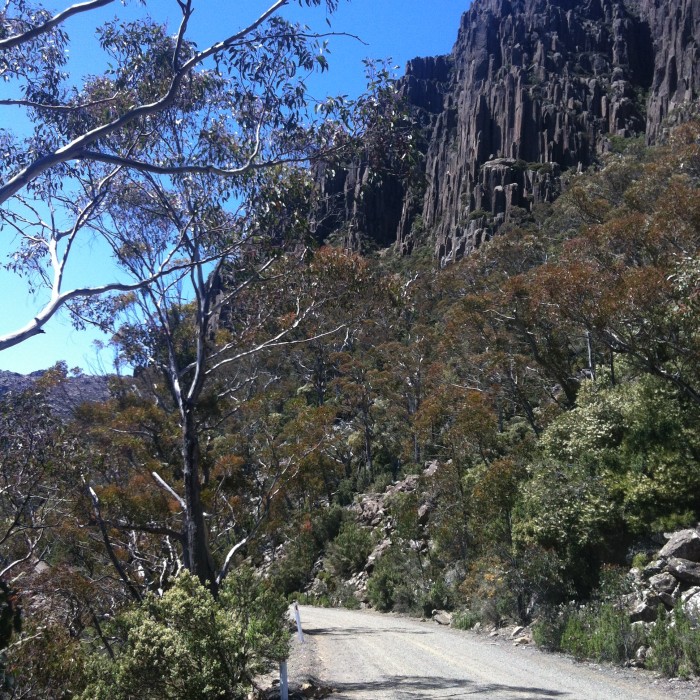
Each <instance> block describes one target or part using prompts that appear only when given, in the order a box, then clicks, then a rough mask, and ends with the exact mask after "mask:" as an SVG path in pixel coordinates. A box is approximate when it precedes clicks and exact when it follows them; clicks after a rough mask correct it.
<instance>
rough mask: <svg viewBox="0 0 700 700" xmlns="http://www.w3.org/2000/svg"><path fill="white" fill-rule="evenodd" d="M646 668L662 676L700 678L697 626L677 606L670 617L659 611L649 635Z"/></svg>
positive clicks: (680, 606) (678, 605) (695, 621)
mask: <svg viewBox="0 0 700 700" xmlns="http://www.w3.org/2000/svg"><path fill="white" fill-rule="evenodd" d="M649 641H650V644H651V654H650V656H649V659H648V665H649V667H650V668H653V669H655V670H657V671H660V672H661V673H663V674H664V675H665V676H680V677H682V678H688V677H690V676H697V675H700V626H698V623H697V620H693V619H692V618H691V617H690V616H689V615H688V614H687V613H686V612H685V611H684V610H683V607H682V605H681V604H680V603H678V604H677V605H676V607H675V608H674V610H673V612H672V613H671V614H670V615H666V613H665V612H664V611H662V610H660V611H659V616H658V618H657V620H656V624H655V625H654V628H653V629H652V631H651V633H650V635H649Z"/></svg>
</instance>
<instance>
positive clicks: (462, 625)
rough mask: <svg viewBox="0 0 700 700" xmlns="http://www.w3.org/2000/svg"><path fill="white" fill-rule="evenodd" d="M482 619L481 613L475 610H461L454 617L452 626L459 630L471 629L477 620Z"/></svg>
mask: <svg viewBox="0 0 700 700" xmlns="http://www.w3.org/2000/svg"><path fill="white" fill-rule="evenodd" d="M480 621H481V615H479V613H478V612H475V611H474V610H469V609H467V610H460V611H458V612H456V613H455V614H454V615H453V617H452V627H455V628H456V629H458V630H470V629H472V628H473V627H474V626H475V625H476V624H477V622H480Z"/></svg>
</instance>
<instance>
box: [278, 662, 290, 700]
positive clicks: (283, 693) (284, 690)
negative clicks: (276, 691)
mask: <svg viewBox="0 0 700 700" xmlns="http://www.w3.org/2000/svg"><path fill="white" fill-rule="evenodd" d="M280 700H289V681H288V680H287V662H286V661H280Z"/></svg>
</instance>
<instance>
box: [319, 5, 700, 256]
mask: <svg viewBox="0 0 700 700" xmlns="http://www.w3.org/2000/svg"><path fill="white" fill-rule="evenodd" d="M699 43H700V0H474V2H473V3H472V6H471V8H470V9H469V10H468V11H467V12H465V14H464V15H463V17H462V21H461V24H460V27H459V33H458V38H457V42H456V44H455V46H454V49H453V51H452V53H451V54H450V55H449V56H440V57H436V58H424V59H415V60H413V61H410V62H409V63H408V66H407V70H406V75H405V77H404V78H403V79H402V80H401V81H400V90H401V92H402V94H403V95H404V97H405V98H406V100H407V102H408V103H409V105H410V106H411V107H412V109H413V112H414V115H415V118H416V120H417V122H418V124H419V125H420V127H421V128H422V130H423V133H424V135H425V143H426V146H425V153H424V173H423V175H424V178H423V181H424V183H425V186H424V187H423V188H421V190H420V191H416V190H415V188H413V189H412V188H410V187H405V186H403V185H402V184H401V182H400V181H398V180H393V181H392V180H391V178H389V179H386V178H381V182H379V183H373V182H372V179H373V174H372V171H371V169H369V168H367V167H366V166H357V167H351V168H349V169H348V170H347V171H340V172H337V171H334V172H333V177H331V178H328V177H324V179H323V180H322V181H323V185H322V187H323V188H324V191H325V192H326V193H328V194H331V193H335V196H336V199H337V197H338V196H340V198H341V199H342V200H343V207H341V208H342V212H340V213H339V216H340V219H339V220H342V222H343V223H344V226H345V233H346V237H345V239H344V243H345V244H346V245H348V246H350V247H352V246H355V247H357V244H358V241H361V240H362V238H363V236H364V237H369V238H372V239H373V240H374V241H376V243H377V244H378V245H380V246H381V245H388V244H389V243H390V242H395V243H396V245H397V246H398V248H399V249H400V250H401V251H403V252H404V253H408V252H410V251H411V250H412V249H413V247H414V246H415V245H416V243H418V242H419V236H420V234H421V233H422V232H424V231H427V232H429V233H430V235H431V236H432V243H433V244H434V247H435V253H436V255H437V256H438V257H439V258H440V260H441V261H442V262H443V263H444V262H447V261H449V260H453V259H455V258H458V257H460V256H462V255H465V254H467V253H468V252H469V251H470V250H472V249H473V248H475V247H478V245H480V243H481V242H482V241H484V240H486V239H488V238H489V237H490V236H491V235H493V233H494V232H495V231H497V230H498V228H499V227H500V226H501V225H502V224H503V223H504V222H506V221H509V220H511V219H512V218H513V217H514V214H515V215H519V214H520V213H521V211H522V210H525V211H529V210H531V209H532V208H533V207H534V206H536V205H537V204H538V203H541V202H551V201H553V200H554V199H555V198H556V197H557V196H558V194H559V192H560V191H561V187H562V179H561V173H562V172H563V171H566V170H572V169H578V168H582V167H586V166H588V165H590V164H591V163H593V162H594V161H595V160H596V159H597V158H598V157H599V156H600V155H601V154H603V153H605V152H606V151H607V150H609V149H610V146H611V142H612V141H614V139H616V138H621V137H632V136H642V135H644V136H646V139H647V141H648V142H649V143H655V142H656V141H657V140H659V139H660V138H661V137H663V135H664V129H665V127H666V125H667V124H668V123H672V122H674V121H678V120H680V119H684V118H686V117H687V116H688V115H689V114H690V113H692V112H693V111H694V110H695V109H696V107H697V100H698V95H700V69H699V66H698V45H699ZM336 223H338V221H336ZM417 224H418V225H417ZM321 232H323V231H322V230H321Z"/></svg>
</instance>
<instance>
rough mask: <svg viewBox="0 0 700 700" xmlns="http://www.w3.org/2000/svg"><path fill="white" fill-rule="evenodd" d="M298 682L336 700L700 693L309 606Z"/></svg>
mask: <svg viewBox="0 0 700 700" xmlns="http://www.w3.org/2000/svg"><path fill="white" fill-rule="evenodd" d="M300 611H301V620H302V626H303V629H304V632H305V635H306V641H305V643H304V644H303V645H301V644H299V643H298V641H297V642H295V647H294V650H293V652H292V656H291V658H290V661H289V667H290V674H291V678H292V679H294V678H297V679H300V678H301V676H303V675H307V676H308V675H313V676H314V677H316V678H317V679H319V680H320V681H321V682H322V683H323V685H326V686H330V687H332V688H333V691H334V692H333V694H332V695H331V698H337V699H338V700H345V699H347V700H359V699H362V700H370V699H374V698H377V699H379V698H391V699H397V700H398V699H401V700H410V699H413V698H468V697H471V696H473V695H474V696H477V697H479V698H483V699H484V700H521V699H522V700H525V699H527V700H545V699H547V698H555V699H556V698H561V699H562V700H670V699H671V698H673V699H675V698H678V699H679V700H680V699H683V700H690V698H700V692H698V685H697V684H696V683H688V682H684V681H675V682H674V681H665V680H657V679H654V677H653V676H651V674H648V673H646V672H643V671H634V670H630V669H616V668H612V667H600V666H598V665H593V664H585V663H577V662H575V661H573V660H572V659H570V658H568V657H566V656H563V655H558V654H546V653H543V652H540V651H538V650H537V649H534V648H531V647H515V646H513V645H512V643H510V642H503V641H494V640H492V639H490V638H489V637H487V636H485V635H477V634H474V633H471V632H462V631H459V630H453V629H449V628H445V627H440V626H438V625H437V624H435V623H434V622H426V621H420V620H414V619H411V618H405V617H398V616H394V615H381V614H379V613H375V612H369V611H350V610H342V609H325V608H312V607H307V606H302V607H301V608H300Z"/></svg>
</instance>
